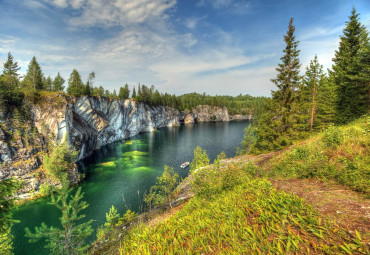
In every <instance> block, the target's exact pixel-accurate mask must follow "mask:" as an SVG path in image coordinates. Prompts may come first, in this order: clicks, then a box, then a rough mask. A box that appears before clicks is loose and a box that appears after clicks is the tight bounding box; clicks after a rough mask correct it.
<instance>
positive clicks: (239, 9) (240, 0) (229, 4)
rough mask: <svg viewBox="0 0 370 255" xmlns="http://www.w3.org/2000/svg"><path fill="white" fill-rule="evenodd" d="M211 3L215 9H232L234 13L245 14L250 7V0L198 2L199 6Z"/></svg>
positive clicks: (202, 0)
mask: <svg viewBox="0 0 370 255" xmlns="http://www.w3.org/2000/svg"><path fill="white" fill-rule="evenodd" d="M207 4H208V5H210V6H212V7H213V8H214V9H218V10H220V9H222V10H223V11H231V12H232V13H234V14H239V15H241V14H245V13H246V12H247V11H248V10H249V9H250V1H248V0H201V1H199V2H198V3H197V6H198V7H202V6H205V5H207Z"/></svg>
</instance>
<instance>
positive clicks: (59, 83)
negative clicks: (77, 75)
mask: <svg viewBox="0 0 370 255" xmlns="http://www.w3.org/2000/svg"><path fill="white" fill-rule="evenodd" d="M64 82H65V80H64V79H63V77H62V76H61V75H60V73H59V72H58V74H57V76H56V77H55V78H54V80H53V89H54V91H63V90H64V88H65V87H64V86H63V84H64Z"/></svg>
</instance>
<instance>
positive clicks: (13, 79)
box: [3, 52, 21, 87]
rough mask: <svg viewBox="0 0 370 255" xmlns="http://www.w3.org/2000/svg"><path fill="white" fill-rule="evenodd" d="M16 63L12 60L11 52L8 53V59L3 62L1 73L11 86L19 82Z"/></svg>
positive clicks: (15, 85)
mask: <svg viewBox="0 0 370 255" xmlns="http://www.w3.org/2000/svg"><path fill="white" fill-rule="evenodd" d="M19 69H21V68H20V67H18V63H17V62H14V60H13V56H12V54H11V53H10V52H9V53H8V60H7V61H6V62H5V63H4V68H3V75H4V77H5V79H6V81H7V83H8V84H9V85H10V86H11V87H17V86H18V83H19V74H18V71H19Z"/></svg>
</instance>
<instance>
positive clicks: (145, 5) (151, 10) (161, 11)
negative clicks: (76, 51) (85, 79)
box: [46, 0, 176, 27]
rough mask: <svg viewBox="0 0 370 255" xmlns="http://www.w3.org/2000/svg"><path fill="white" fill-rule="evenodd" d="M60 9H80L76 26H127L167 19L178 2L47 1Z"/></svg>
mask: <svg viewBox="0 0 370 255" xmlns="http://www.w3.org/2000/svg"><path fill="white" fill-rule="evenodd" d="M46 1H47V2H49V3H51V4H54V5H55V6H57V7H60V8H67V7H70V8H73V9H80V10H81V14H80V15H79V16H77V17H73V18H71V19H70V22H71V24H72V25H75V26H86V27H92V26H104V27H111V26H127V25H129V24H140V23H144V22H147V21H151V20H155V19H164V18H166V17H167V14H166V11H168V10H169V9H171V8H172V7H174V5H175V4H176V0H135V1H133V0H46Z"/></svg>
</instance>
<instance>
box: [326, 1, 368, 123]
mask: <svg viewBox="0 0 370 255" xmlns="http://www.w3.org/2000/svg"><path fill="white" fill-rule="evenodd" d="M358 16H359V14H357V13H356V9H355V8H353V10H352V13H351V16H350V17H349V21H347V22H346V27H345V28H344V29H343V35H342V36H341V37H340V42H339V49H338V50H337V51H335V57H334V59H333V62H334V64H333V66H332V69H333V70H332V71H331V72H330V75H331V76H332V79H333V81H334V83H335V84H336V86H337V91H336V94H337V102H336V110H337V113H336V121H337V123H347V122H349V121H351V120H353V119H355V118H358V117H359V116H361V115H363V114H365V113H368V111H369V105H370V101H369V100H370V97H369V96H368V93H369V86H370V85H369V80H370V72H369V59H370V58H369V38H368V32H367V31H366V29H365V27H364V26H363V25H361V23H360V21H359V17H358Z"/></svg>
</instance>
